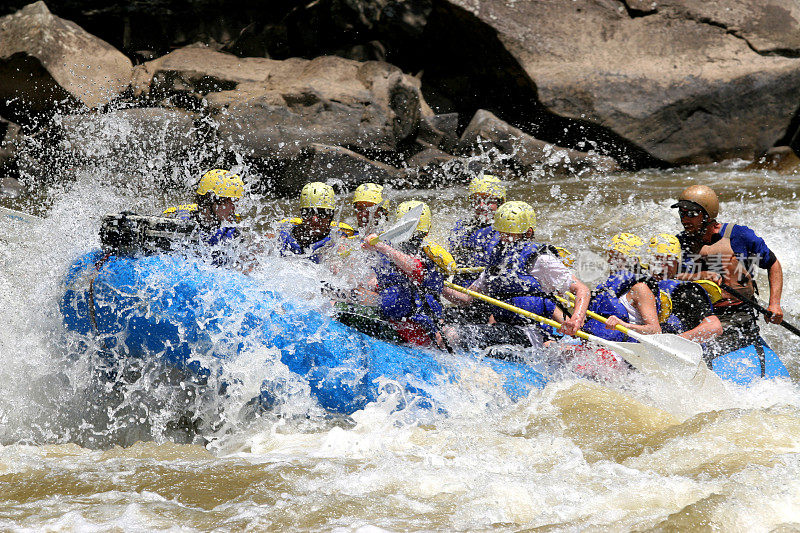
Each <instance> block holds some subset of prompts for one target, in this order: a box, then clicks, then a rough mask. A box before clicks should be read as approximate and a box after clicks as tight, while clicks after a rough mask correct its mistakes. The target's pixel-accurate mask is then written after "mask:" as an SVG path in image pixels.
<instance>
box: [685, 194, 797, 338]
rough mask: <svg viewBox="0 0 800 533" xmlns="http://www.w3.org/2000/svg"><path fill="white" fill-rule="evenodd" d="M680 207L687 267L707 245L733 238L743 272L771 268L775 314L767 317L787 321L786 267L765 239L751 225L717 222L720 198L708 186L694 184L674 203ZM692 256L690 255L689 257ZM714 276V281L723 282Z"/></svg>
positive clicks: (750, 272) (770, 319)
mask: <svg viewBox="0 0 800 533" xmlns="http://www.w3.org/2000/svg"><path fill="white" fill-rule="evenodd" d="M672 207H673V208H677V209H678V214H679V216H680V218H681V224H682V225H683V229H684V231H683V232H682V233H680V234H679V235H678V239H679V240H680V242H681V248H682V250H683V254H684V264H683V266H684V270H685V267H686V266H687V265H688V262H691V261H692V257H696V256H697V253H698V252H699V250H700V248H702V247H703V246H704V245H710V244H714V243H716V242H718V241H720V240H721V239H724V238H727V239H730V246H731V248H732V249H733V252H734V254H735V255H736V258H737V259H738V261H739V263H740V265H741V266H742V267H743V268H744V270H746V272H742V273H741V274H742V275H744V274H745V273H746V274H748V275H749V276H750V277H753V276H754V274H755V267H756V266H758V267H759V268H763V269H765V270H766V271H767V277H768V279H769V306H768V309H769V311H770V312H771V313H772V316H771V317H769V318H767V319H766V320H768V321H769V322H772V323H773V324H780V323H781V321H782V320H783V309H782V308H781V294H782V292H783V268H782V267H781V263H780V261H778V258H777V257H776V256H775V253H774V252H773V251H772V250H770V249H769V247H768V246H767V245H766V243H765V242H764V240H763V239H762V238H761V237H759V236H758V235H756V234H755V232H754V231H753V230H752V229H750V228H748V227H747V226H741V225H738V224H731V223H720V222H717V216H718V215H719V200H718V199H717V194H716V193H715V192H714V190H713V189H711V188H710V187H707V186H705V185H692V186H691V187H687V188H686V189H685V190H684V191H683V193H681V196H680V198H679V199H678V202H677V203H675V204H673V205H672ZM687 256H688V257H687ZM718 278H719V279H712V280H711V281H716V282H720V281H722V279H721V276H718Z"/></svg>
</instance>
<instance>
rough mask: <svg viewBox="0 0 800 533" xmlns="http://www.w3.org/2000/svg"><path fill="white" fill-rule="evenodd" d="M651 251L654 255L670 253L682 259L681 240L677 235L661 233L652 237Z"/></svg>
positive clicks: (669, 254)
mask: <svg viewBox="0 0 800 533" xmlns="http://www.w3.org/2000/svg"><path fill="white" fill-rule="evenodd" d="M650 253H651V254H653V255H656V254H658V255H668V256H672V257H677V258H678V261H680V260H681V255H682V254H681V242H680V241H679V240H678V238H677V237H676V236H675V235H670V234H669V233H659V234H658V235H656V236H655V237H653V238H652V239H650Z"/></svg>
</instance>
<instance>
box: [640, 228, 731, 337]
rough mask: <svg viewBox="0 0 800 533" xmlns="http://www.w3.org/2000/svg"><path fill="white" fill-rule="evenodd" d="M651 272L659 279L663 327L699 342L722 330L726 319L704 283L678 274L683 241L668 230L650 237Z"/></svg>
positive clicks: (663, 329)
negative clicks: (716, 309)
mask: <svg viewBox="0 0 800 533" xmlns="http://www.w3.org/2000/svg"><path fill="white" fill-rule="evenodd" d="M649 248H650V257H649V259H648V263H649V265H650V271H649V273H650V276H651V277H652V278H653V279H655V280H657V281H658V288H659V291H660V300H661V301H660V303H661V313H659V322H660V323H661V331H662V332H664V333H675V334H677V335H680V336H681V337H683V338H685V339H689V340H692V341H695V342H706V341H709V340H711V339H713V338H715V337H717V336H719V335H720V334H722V323H721V322H720V320H719V317H717V316H716V315H714V307H713V302H712V297H711V295H710V294H709V292H707V291H706V290H705V289H703V287H702V286H701V285H699V284H697V283H693V282H690V281H678V280H676V279H674V278H675V276H676V275H677V273H678V268H679V266H680V264H681V257H682V252H681V244H680V241H678V238H677V237H675V236H674V235H670V234H668V233H659V234H658V235H654V236H653V237H652V238H651V239H650V244H649Z"/></svg>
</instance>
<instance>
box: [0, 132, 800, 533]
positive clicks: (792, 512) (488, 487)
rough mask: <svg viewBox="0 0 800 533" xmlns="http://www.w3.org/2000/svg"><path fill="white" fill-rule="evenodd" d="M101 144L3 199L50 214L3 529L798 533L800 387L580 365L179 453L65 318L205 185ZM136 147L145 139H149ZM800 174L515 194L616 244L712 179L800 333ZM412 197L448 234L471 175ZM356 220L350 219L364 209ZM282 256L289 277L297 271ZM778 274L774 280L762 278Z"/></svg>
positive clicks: (2, 278) (278, 207) (255, 202)
mask: <svg viewBox="0 0 800 533" xmlns="http://www.w3.org/2000/svg"><path fill="white" fill-rule="evenodd" d="M103 127H104V128H105V127H108V126H107V125H104V126H103ZM150 141H151V142H152V139H150ZM95 142H96V143H98V144H97V146H96V151H97V153H98V154H99V155H98V156H97V160H96V161H95V162H94V163H93V164H92V165H91V166H88V165H87V166H71V167H70V168H66V167H65V168H61V169H56V170H57V171H58V172H59V173H61V174H62V175H63V179H61V180H59V181H57V183H55V184H51V185H48V186H41V187H40V188H38V189H36V190H35V191H33V192H32V193H31V194H30V195H29V196H25V197H22V198H18V199H14V200H3V205H4V206H6V207H11V208H16V209H20V210H24V211H27V212H32V213H35V214H38V215H41V216H42V217H43V219H42V220H39V221H34V222H31V223H23V222H15V221H11V220H4V221H2V225H0V298H1V299H0V383H3V387H4V391H3V394H2V395H0V529H2V530H20V531H25V530H35V531H40V530H58V531H70V530H75V531H94V530H102V531H107V530H125V531H140V530H160V529H170V530H179V531H194V530H245V529H247V530H252V529H281V530H285V529H289V530H332V529H336V530H344V531H349V530H360V531H376V530H392V531H395V530H487V529H499V530H519V529H541V530H545V531H576V530H586V529H589V530H600V531H629V530H657V531H665V530H668V531H672V530H721V531H774V530H794V529H797V528H800V454H799V453H798V452H800V391H798V388H797V386H796V385H795V384H793V383H790V382H788V381H773V382H770V381H766V382H758V383H755V384H754V385H752V386H751V387H749V388H740V387H737V386H734V385H728V389H729V392H730V393H731V394H730V397H729V398H722V397H720V398H699V397H697V396H695V395H692V394H690V393H687V391H686V390H682V389H681V388H680V387H675V386H671V385H666V384H665V383H663V382H659V381H658V380H657V379H655V378H648V377H647V376H642V375H630V376H625V377H622V378H619V379H615V380H612V381H610V382H608V383H603V384H600V383H596V382H592V381H587V380H585V379H580V378H578V377H576V376H571V375H564V376H563V379H560V380H556V381H554V382H552V383H550V384H549V385H548V386H547V387H546V388H545V389H544V390H542V391H536V392H534V393H532V394H530V396H528V397H527V398H525V399H523V400H521V401H518V402H516V403H514V402H510V401H508V400H503V399H500V398H496V397H494V396H493V395H491V394H490V393H488V392H485V391H482V390H481V389H480V385H479V384H476V383H467V382H464V383H455V384H450V385H447V386H446V387H451V388H452V390H446V391H442V395H443V397H446V398H447V414H438V413H430V412H429V413H425V414H420V413H418V412H404V411H403V410H400V411H397V410H394V409H393V408H394V406H395V404H394V403H392V402H391V401H385V402H377V403H374V404H371V405H368V406H367V408H365V409H364V410H362V411H359V412H357V413H355V414H354V415H353V416H351V417H331V416H326V414H325V413H323V412H321V411H320V410H319V409H318V408H317V407H316V406H315V405H314V401H313V399H312V398H310V397H308V396H303V395H302V394H298V395H297V398H296V399H294V398H292V401H291V402H288V401H287V402H285V403H286V405H285V406H284V408H283V411H282V412H281V413H280V416H277V415H269V416H264V417H262V418H259V419H255V420H241V421H238V422H236V423H235V424H231V425H229V426H227V428H226V429H225V430H221V431H217V432H215V433H214V434H213V435H206V437H207V442H206V443H205V444H204V443H194V444H178V443H174V442H173V441H172V440H171V439H170V435H169V433H168V432H167V431H165V427H166V425H165V422H164V421H165V420H166V419H167V418H169V415H170V413H169V412H160V411H155V410H152V411H147V410H145V411H143V412H142V411H135V410H134V411H130V412H125V413H122V412H108V413H105V418H103V417H102V416H100V417H99V418H101V419H103V424H105V426H104V425H103V424H99V423H98V421H97V420H98V417H97V413H94V414H91V413H89V411H88V409H87V407H86V403H85V402H86V398H87V394H86V391H87V390H91V387H92V384H91V379H92V378H91V373H90V372H89V370H88V369H87V367H86V365H84V364H82V362H81V361H80V360H76V358H75V351H74V344H71V343H72V342H74V340H70V339H66V338H65V335H64V333H63V327H62V325H61V320H60V314H59V312H58V299H59V297H60V295H61V293H62V291H63V287H62V280H63V276H64V273H65V271H66V269H67V268H68V266H69V264H70V263H71V262H72V261H73V260H74V259H75V258H76V257H78V256H79V255H81V254H83V253H85V252H86V251H88V250H89V249H91V248H92V247H95V246H97V244H98V239H97V230H98V227H99V223H100V217H101V216H102V215H103V214H105V213H110V212H118V211H121V210H124V209H131V210H134V211H137V212H140V213H145V214H155V213H158V212H159V210H160V208H162V207H163V206H164V205H168V204H170V203H172V202H175V201H178V200H180V199H181V197H182V195H184V194H188V192H187V191H188V184H189V183H190V182H191V176H190V174H189V173H188V172H185V173H181V172H178V173H177V174H175V175H173V176H172V178H171V183H173V184H174V183H178V185H180V183H181V181H182V180H183V182H184V184H185V185H186V187H185V188H184V189H181V187H180V186H178V187H173V188H171V189H169V190H168V191H167V192H166V193H165V192H163V191H162V186H163V182H162V181H161V180H159V179H154V178H153V177H152V176H154V175H158V173H159V168H158V167H157V166H156V167H155V168H154V167H153V166H152V161H153V160H163V154H158V153H154V154H152V156H153V157H152V158H149V161H150V164H151V167H150V169H149V170H147V162H146V161H145V162H143V161H142V158H141V157H140V156H141V154H139V153H138V152H136V151H135V150H134V148H131V149H130V152H125V150H121V151H120V150H119V149H117V150H115V151H114V152H113V153H111V152H109V153H104V152H103V146H104V145H103V144H102V143H101V142H99V141H98V140H97V136H96V135H95V136H93V137H91V138H90V137H88V136H87V138H86V144H87V146H89V145H91V143H95ZM128 142H129V143H130V145H131V146H135V144H136V139H135V137H134V138H129V139H128ZM147 155H148V154H145V156H147ZM156 156H158V157H156ZM137 161H138V162H140V164H139V165H136V164H135V163H136V162H137ZM142 168H145V170H142ZM176 176H177V179H176ZM799 181H800V178H799V177H797V176H794V175H781V174H777V173H772V172H767V171H748V170H744V165H743V164H741V163H739V162H728V163H724V164H719V165H714V166H708V167H701V168H683V169H679V170H674V171H643V172H637V173H618V174H612V175H606V176H582V177H569V178H557V179H546V178H544V177H542V176H541V175H537V174H536V173H533V174H531V175H528V176H520V177H518V178H516V179H515V180H514V181H512V182H511V183H510V193H509V196H510V198H516V199H524V200H527V201H529V202H530V203H531V204H533V205H534V207H535V208H536V210H537V215H538V228H537V237H538V238H539V239H540V240H547V241H550V242H553V243H555V244H558V245H562V246H565V247H567V248H568V249H570V250H572V251H574V252H578V251H582V250H593V251H599V250H600V249H601V246H602V243H603V242H604V240H606V239H607V238H608V237H610V235H612V234H614V233H617V232H620V231H631V232H635V233H638V234H640V235H642V236H650V235H652V234H655V233H658V232H669V233H674V232H677V231H678V230H679V221H678V219H677V216H676V213H675V211H674V210H670V209H669V205H670V204H671V203H672V202H674V198H675V197H676V196H677V195H678V194H679V192H680V191H681V190H682V188H683V187H685V186H686V185H688V184H691V183H705V184H708V185H711V186H712V187H714V188H715V189H716V190H717V191H718V193H719V195H720V198H721V200H722V204H721V216H720V218H721V219H722V220H723V221H728V220H730V221H735V222H738V223H743V224H746V225H748V226H750V227H752V228H753V229H754V230H755V231H756V232H757V233H758V234H759V235H761V236H762V237H763V238H764V239H765V240H766V241H767V243H768V244H769V246H770V247H771V248H772V250H773V251H775V253H776V254H777V255H778V257H779V258H780V260H781V262H782V264H783V269H784V276H785V285H784V295H783V306H784V310H785V312H786V318H787V320H788V321H791V322H793V323H795V324H797V323H798V322H800V300H799V299H798V288H800V285H799V284H800V281H798V280H799V279H800V277H799V276H798V274H800V272H799V270H800V248H799V247H798V242H800V241H799V240H798V237H799V236H800V209H798V208H799V207H800V199H798V198H797V195H796V191H797V190H798V182H799ZM392 194H394V195H395V197H396V198H406V197H415V198H421V199H424V200H428V201H429V202H430V203H431V206H432V208H433V210H434V213H435V223H434V230H433V233H434V234H435V235H438V236H440V237H444V236H445V235H446V232H447V230H448V229H449V228H450V227H451V226H452V225H453V223H454V222H455V220H456V219H457V218H458V217H459V216H461V215H462V214H463V213H464V212H465V209H466V208H467V202H466V200H465V198H464V191H463V188H462V187H449V188H440V189H437V190H419V191H417V190H411V191H394V192H393V193H392ZM293 208H294V203H293V202H289V201H285V200H280V201H278V200H273V199H270V198H268V197H265V196H260V197H253V198H250V199H247V200H245V201H244V204H243V205H242V211H244V212H245V213H246V214H247V215H249V217H248V218H247V220H250V221H251V222H246V224H251V225H252V226H254V227H256V228H259V229H263V228H264V227H266V226H268V225H270V222H271V221H274V220H276V219H277V218H280V217H282V216H285V215H289V214H294V213H293V211H292V209H293ZM343 217H344V218H345V219H347V218H348V217H352V212H350V210H349V208H346V209H344V210H343ZM252 221H255V223H254V224H253V223H252ZM270 264H271V268H272V274H273V275H274V276H277V277H282V279H283V280H284V283H285V284H286V285H287V286H288V287H289V288H290V289H291V287H292V283H293V281H292V280H293V279H294V278H293V272H292V271H291V269H288V270H287V269H285V268H284V267H281V265H280V263H279V262H276V261H273V262H272V263H270ZM282 268H283V270H282ZM304 275H305V274H304ZM297 279H298V281H295V282H294V283H296V284H298V285H299V284H300V283H301V281H299V280H300V278H297ZM303 279H306V278H303ZM759 281H760V284H761V286H762V287H767V284H766V278H765V276H764V275H763V272H762V273H761V274H760V275H759ZM298 289H300V287H298ZM762 332H763V334H764V336H765V338H766V339H767V341H768V342H769V343H770V344H771V345H772V346H773V348H774V349H775V350H776V351H777V352H778V353H779V355H781V356H782V357H783V359H784V361H785V362H786V363H787V366H788V367H789V369H790V372H792V374H793V375H794V376H800V351H799V350H798V346H800V344H799V342H798V339H797V338H794V337H792V336H791V335H790V334H789V333H788V332H787V331H786V330H784V329H783V328H780V327H778V326H774V325H763V326H762ZM260 355H261V356H264V354H260ZM258 356H259V354H255V357H251V358H250V359H246V360H245V361H243V363H242V365H244V367H245V368H244V371H245V372H246V371H247V370H248V365H252V369H253V370H254V371H255V370H257V369H259V368H260V366H259V365H260V362H259V361H258V360H257V359H258ZM149 387H153V389H151V388H149ZM443 387H445V386H444V385H443ZM135 392H136V394H138V396H137V398H139V399H140V400H141V401H142V403H143V404H144V403H146V400H147V399H148V398H150V397H157V396H158V395H160V394H162V392H161V391H159V390H155V385H153V384H142V385H141V386H140V389H139V390H136V391H135ZM134 401H139V400H134ZM217 407H218V408H219V409H221V410H222V411H224V410H225V409H226V408H231V409H233V407H232V406H226V405H220V406H217ZM134 412H135V414H131V413H134ZM131 428H135V429H131ZM128 429H130V431H126V430H128ZM121 445H124V446H121Z"/></svg>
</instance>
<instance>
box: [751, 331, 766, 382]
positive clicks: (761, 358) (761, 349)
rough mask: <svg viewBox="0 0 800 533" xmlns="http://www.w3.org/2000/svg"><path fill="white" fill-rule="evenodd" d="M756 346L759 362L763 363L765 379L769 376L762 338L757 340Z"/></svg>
mask: <svg viewBox="0 0 800 533" xmlns="http://www.w3.org/2000/svg"><path fill="white" fill-rule="evenodd" d="M754 346H755V347H756V353H757V354H758V361H759V362H760V363H761V377H762V378H763V377H766V376H767V358H766V355H765V354H764V346H763V345H762V344H761V338H758V339H756V342H755V344H754Z"/></svg>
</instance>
